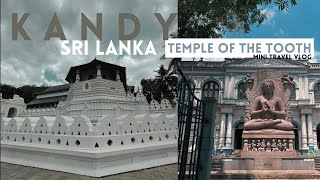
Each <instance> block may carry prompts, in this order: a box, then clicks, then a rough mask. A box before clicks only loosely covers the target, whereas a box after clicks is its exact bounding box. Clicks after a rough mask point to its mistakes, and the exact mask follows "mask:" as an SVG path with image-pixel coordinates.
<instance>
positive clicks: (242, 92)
mask: <svg viewBox="0 0 320 180" xmlns="http://www.w3.org/2000/svg"><path fill="white" fill-rule="evenodd" d="M237 97H238V99H247V95H246V89H245V86H244V82H241V83H239V84H238V95H237Z"/></svg>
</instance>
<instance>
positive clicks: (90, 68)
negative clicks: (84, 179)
mask: <svg viewBox="0 0 320 180" xmlns="http://www.w3.org/2000/svg"><path fill="white" fill-rule="evenodd" d="M66 80H67V81H68V82H69V83H68V84H65V85H60V86H54V87H50V88H48V89H46V90H45V91H43V92H40V93H37V94H35V96H36V99H35V100H33V101H31V102H30V103H28V104H27V105H25V104H24V102H23V99H22V98H19V97H18V96H14V98H13V99H10V100H4V99H1V161H3V162H8V163H13V164H21V165H25V166H33V167H40V168H46V169H51V170H58V171H65V172H70V173H76V174H83V175H88V176H94V177H100V176H105V175H110V174H117V173H122V172H127V171H133V170H139V169H144V168H150V167H155V166H160V165H165V164H171V163H176V162H177V111H176V109H175V107H173V106H172V105H171V104H170V102H169V100H167V99H163V100H162V101H161V102H160V103H159V102H158V101H156V100H152V101H151V102H150V104H149V103H148V102H147V100H146V98H145V96H144V95H143V94H142V93H140V92H138V93H136V94H133V93H132V87H130V86H127V84H126V69H125V67H121V66H117V65H114V64H109V63H106V62H103V61H99V60H96V59H94V60H93V61H91V62H90V63H87V64H83V65H79V66H75V67H71V69H70V71H69V73H68V75H67V77H66ZM12 109H14V110H12Z"/></svg>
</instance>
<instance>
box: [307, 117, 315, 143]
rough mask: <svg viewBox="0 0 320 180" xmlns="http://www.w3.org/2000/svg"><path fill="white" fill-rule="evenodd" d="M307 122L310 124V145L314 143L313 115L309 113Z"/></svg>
mask: <svg viewBox="0 0 320 180" xmlns="http://www.w3.org/2000/svg"><path fill="white" fill-rule="evenodd" d="M307 124H308V146H310V145H313V143H314V142H313V128H312V115H311V114H307Z"/></svg>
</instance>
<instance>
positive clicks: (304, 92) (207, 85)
mask: <svg viewBox="0 0 320 180" xmlns="http://www.w3.org/2000/svg"><path fill="white" fill-rule="evenodd" d="M180 67H181V69H182V71H183V72H184V73H185V75H186V76H187V77H188V78H190V79H192V81H193V82H194V85H195V93H196V96H197V97H198V98H200V99H201V98H202V97H206V96H214V97H216V99H217V100H218V110H217V111H216V129H215V135H214V146H215V149H217V150H219V151H222V152H223V151H224V152H231V151H232V150H235V149H241V145H242V144H241V135H242V131H243V123H244V120H245V106H246V103H247V99H246V94H245V89H244V78H245V76H246V75H247V74H253V73H255V72H256V71H257V70H258V69H263V68H270V69H276V70H278V71H281V72H283V73H287V74H289V75H290V76H292V77H293V78H294V87H293V88H292V91H291V97H290V104H291V117H292V118H291V119H292V122H293V124H294V126H295V130H294V131H295V136H296V142H295V146H296V147H295V148H296V149H299V150H307V148H308V146H309V145H314V146H315V147H316V149H318V148H320V147H319V146H320V145H319V142H320V63H309V62H308V61H295V60H279V59H265V60H258V59H226V60H224V61H204V60H202V59H201V60H195V61H182V62H180Z"/></svg>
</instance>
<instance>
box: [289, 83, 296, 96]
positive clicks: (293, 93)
mask: <svg viewBox="0 0 320 180" xmlns="http://www.w3.org/2000/svg"><path fill="white" fill-rule="evenodd" d="M290 100H296V86H295V85H294V84H293V85H292V86H291V89H290Z"/></svg>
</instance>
